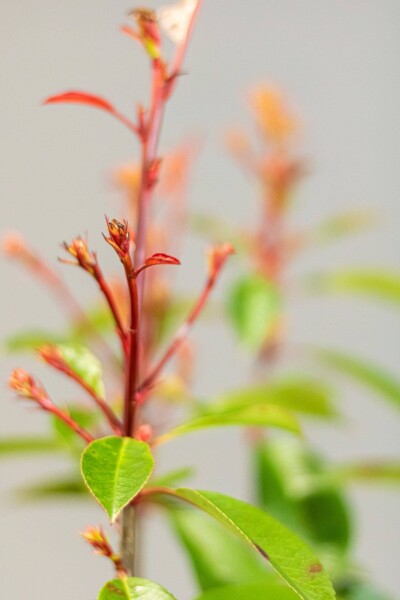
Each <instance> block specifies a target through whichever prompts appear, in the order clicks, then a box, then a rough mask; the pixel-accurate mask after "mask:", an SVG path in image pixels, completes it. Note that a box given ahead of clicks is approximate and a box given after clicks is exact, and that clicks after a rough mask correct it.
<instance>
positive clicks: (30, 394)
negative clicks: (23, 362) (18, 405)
mask: <svg viewBox="0 0 400 600" xmlns="http://www.w3.org/2000/svg"><path fill="white" fill-rule="evenodd" d="M8 385H9V387H10V388H11V389H12V390H14V391H15V392H17V394H18V395H19V396H21V397H22V398H28V399H29V400H34V401H35V402H36V403H37V404H38V405H39V406H40V407H41V408H43V410H46V411H49V412H52V410H53V408H54V404H53V403H52V401H51V400H50V398H49V397H48V396H47V393H46V390H45V389H44V388H43V387H42V386H41V385H40V384H39V383H37V381H36V380H35V379H34V378H33V377H32V375H31V374H30V373H28V372H27V371H25V369H14V370H13V371H12V372H11V375H10V377H9V379H8Z"/></svg>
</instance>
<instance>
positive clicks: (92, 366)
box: [57, 343, 105, 398]
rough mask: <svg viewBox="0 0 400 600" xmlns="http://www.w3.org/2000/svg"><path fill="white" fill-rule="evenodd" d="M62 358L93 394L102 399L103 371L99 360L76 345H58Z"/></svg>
mask: <svg viewBox="0 0 400 600" xmlns="http://www.w3.org/2000/svg"><path fill="white" fill-rule="evenodd" d="M57 348H58V349H59V350H60V352H61V355H62V358H63V359H64V361H65V362H66V363H67V365H68V366H69V367H70V368H71V369H72V370H73V371H74V372H75V373H76V374H77V375H79V377H81V378H82V379H83V380H84V381H85V382H86V383H87V384H88V385H89V386H90V387H91V388H92V390H94V392H95V393H96V394H97V395H98V396H101V397H102V398H104V396H105V389H104V383H103V369H102V366H101V362H100V361H99V359H98V358H97V357H96V356H95V355H94V354H92V352H90V350H88V348H86V347H85V346H82V345H81V344H77V343H70V344H59V345H58V346H57Z"/></svg>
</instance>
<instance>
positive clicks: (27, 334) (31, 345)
mask: <svg viewBox="0 0 400 600" xmlns="http://www.w3.org/2000/svg"><path fill="white" fill-rule="evenodd" d="M64 341H65V337H63V336H60V335H57V334H54V333H50V332H48V331H40V330H37V331H23V332H22V333H17V334H15V335H12V336H11V337H9V338H7V339H6V340H5V348H6V350H7V351H8V352H24V351H26V350H36V349H37V348H39V347H40V346H43V345H44V344H58V343H62V342H64Z"/></svg>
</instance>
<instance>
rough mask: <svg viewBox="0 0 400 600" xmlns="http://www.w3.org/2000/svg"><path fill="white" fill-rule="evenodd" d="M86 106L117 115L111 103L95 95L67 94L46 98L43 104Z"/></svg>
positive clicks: (82, 93) (73, 92)
mask: <svg viewBox="0 0 400 600" xmlns="http://www.w3.org/2000/svg"><path fill="white" fill-rule="evenodd" d="M62 103H68V104H86V105H88V106H93V107H94V108H100V109H101V110H106V111H107V112H110V113H112V114H115V112H116V111H115V108H114V107H113V105H112V104H110V102H108V101H107V100H104V99H103V98H101V97H100V96H94V95H93V94H86V93H85V92H75V91H71V92H65V93H64V94H58V95H57V96H50V97H49V98H46V100H45V101H44V102H43V104H62Z"/></svg>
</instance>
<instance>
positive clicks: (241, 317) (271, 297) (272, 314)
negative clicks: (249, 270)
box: [227, 275, 282, 350]
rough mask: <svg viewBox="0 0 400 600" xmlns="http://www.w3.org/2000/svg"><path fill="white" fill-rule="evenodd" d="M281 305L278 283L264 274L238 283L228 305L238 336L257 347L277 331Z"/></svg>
mask: <svg viewBox="0 0 400 600" xmlns="http://www.w3.org/2000/svg"><path fill="white" fill-rule="evenodd" d="M281 305H282V299H281V296H280V294H279V291H278V289H277V288H276V286H274V285H273V283H271V282H269V281H268V280H267V279H265V278H263V277H260V276H258V275H251V276H246V277H245V278H243V279H241V280H239V281H238V282H237V283H236V284H235V286H234V287H233V289H232V290H231V292H230V295H229V300H228V306H227V308H228V314H229V316H230V318H231V320H232V323H233V325H234V327H235V329H236V332H237V334H238V336H239V339H240V340H241V341H242V342H243V343H244V344H245V345H247V346H249V347H250V348H253V349H256V350H258V349H260V347H261V346H262V345H263V344H264V343H265V342H266V341H267V340H268V337H269V336H270V335H271V334H272V332H273V331H274V327H275V324H276V321H277V319H278V317H279V315H280V312H281V308H282V306H281Z"/></svg>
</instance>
